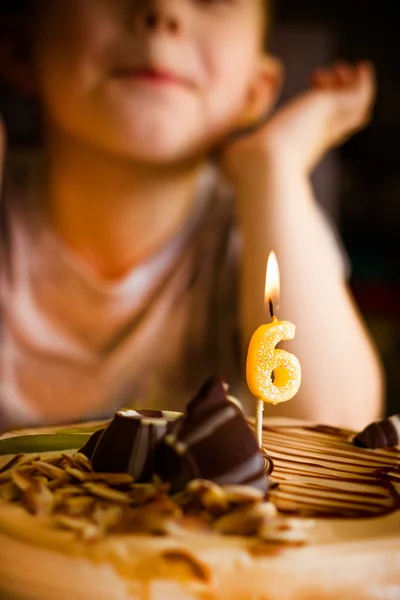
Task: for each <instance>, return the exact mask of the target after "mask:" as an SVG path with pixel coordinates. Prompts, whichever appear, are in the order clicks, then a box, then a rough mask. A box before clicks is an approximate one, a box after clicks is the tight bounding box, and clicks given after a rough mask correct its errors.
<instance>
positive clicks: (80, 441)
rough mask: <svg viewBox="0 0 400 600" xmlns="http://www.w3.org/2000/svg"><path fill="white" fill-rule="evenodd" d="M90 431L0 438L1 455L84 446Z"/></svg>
mask: <svg viewBox="0 0 400 600" xmlns="http://www.w3.org/2000/svg"><path fill="white" fill-rule="evenodd" d="M92 433H93V431H92V432H91V433H89V432H83V433H82V431H81V430H80V431H76V433H60V432H59V433H51V434H39V435H23V436H18V437H12V438H7V439H5V440H0V456H4V455H5V454H19V453H20V452H23V453H24V454H35V453H36V452H61V451H63V450H75V449H79V448H82V446H84V445H85V444H86V442H87V441H88V439H89V438H90V436H91V435H92Z"/></svg>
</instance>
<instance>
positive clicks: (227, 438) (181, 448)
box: [155, 376, 268, 494]
mask: <svg viewBox="0 0 400 600" xmlns="http://www.w3.org/2000/svg"><path fill="white" fill-rule="evenodd" d="M155 469H156V473H157V475H159V476H160V477H161V479H162V480H163V481H166V482H169V483H170V484H171V488H172V491H173V492H177V491H179V490H182V489H183V488H184V487H185V486H186V485H187V484H188V483H189V481H191V480H193V479H208V480H211V481H214V482H215V483H218V484H220V485H227V484H245V485H250V486H253V487H256V488H258V489H260V490H261V491H263V492H264V493H265V494H266V493H267V491H268V476H267V473H266V471H265V464H264V458H263V455H262V453H261V452H260V449H259V448H258V446H257V441H256V439H255V436H254V434H253V432H252V431H251V429H250V427H249V426H248V424H247V422H246V420H245V419H244V417H243V413H242V411H241V410H240V407H238V406H237V404H236V403H234V402H233V401H232V400H231V399H230V398H229V396H227V394H226V390H225V388H224V384H223V382H222V380H221V379H220V378H219V377H216V376H215V377H212V378H210V379H209V380H208V381H207V382H206V383H205V384H204V385H203V387H202V388H201V390H200V391H199V393H198V394H197V395H196V396H195V398H194V399H193V400H192V401H191V402H190V403H189V405H188V407H187V411H186V413H185V414H184V415H183V416H182V417H181V418H180V419H178V420H177V421H175V422H174V423H171V424H170V426H169V431H168V434H167V435H166V436H165V438H164V439H163V440H162V441H161V442H160V444H159V445H158V447H157V451H156V460H155Z"/></svg>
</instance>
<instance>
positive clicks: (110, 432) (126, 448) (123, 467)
mask: <svg viewBox="0 0 400 600" xmlns="http://www.w3.org/2000/svg"><path fill="white" fill-rule="evenodd" d="M179 416H180V413H172V412H168V411H152V410H138V411H136V410H126V411H119V412H118V413H117V414H116V415H115V417H114V419H113V420H112V421H111V423H110V424H109V425H108V426H107V427H106V428H105V429H103V430H100V431H96V433H94V434H93V435H92V436H91V438H90V439H89V441H88V443H87V444H86V446H84V448H82V450H81V452H83V454H86V456H87V457H88V458H89V459H90V460H91V462H92V466H93V469H94V470H95V471H98V472H105V473H129V474H130V475H132V477H133V479H134V480H135V481H137V482H142V481H151V479H152V477H153V474H154V452H155V448H156V445H157V443H158V442H159V441H160V439H161V438H162V437H163V436H164V435H165V434H166V433H167V427H168V423H169V422H171V421H173V420H175V419H176V418H177V417H179Z"/></svg>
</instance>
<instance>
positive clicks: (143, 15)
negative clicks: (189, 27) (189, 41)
mask: <svg viewBox="0 0 400 600" xmlns="http://www.w3.org/2000/svg"><path fill="white" fill-rule="evenodd" d="M143 4H144V6H142V7H141V9H140V10H139V14H138V15H137V18H138V20H139V25H140V28H143V29H145V30H147V31H149V32H156V31H160V32H161V31H164V32H167V33H169V34H172V35H178V34H179V33H180V32H181V29H182V26H181V20H180V18H179V16H178V13H177V9H176V8H172V6H171V2H170V0H166V1H156V0H153V1H152V2H151V1H148V2H144V3H143Z"/></svg>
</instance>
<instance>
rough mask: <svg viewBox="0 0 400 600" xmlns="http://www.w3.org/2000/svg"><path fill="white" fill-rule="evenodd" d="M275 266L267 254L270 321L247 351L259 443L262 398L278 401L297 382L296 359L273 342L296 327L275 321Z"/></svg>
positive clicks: (287, 395) (288, 395) (277, 292)
mask: <svg viewBox="0 0 400 600" xmlns="http://www.w3.org/2000/svg"><path fill="white" fill-rule="evenodd" d="M279 295H280V283H279V267H278V261H277V259H276V256H275V253H274V252H271V254H270V256H269V258H268V265H267V274H266V283H265V302H266V304H267V305H268V308H269V312H270V315H271V319H272V321H271V323H268V324H266V325H261V326H260V327H259V328H258V329H257V330H256V331H255V333H254V334H253V337H252V338H251V341H250V345H249V350H248V353H247V365H246V377H247V385H248V387H249V389H250V391H251V393H252V394H253V395H254V396H256V398H257V416H256V434H257V441H258V444H259V446H260V448H261V446H262V421H263V412H264V402H268V403H270V404H279V403H280V402H286V401H287V400H290V399H291V398H293V396H295V394H297V392H298V390H299V387H300V383H301V368H300V363H299V361H298V359H297V358H296V357H295V356H294V355H293V354H289V352H286V351H285V350H279V349H277V348H276V345H277V344H279V342H282V341H284V340H292V339H293V338H294V336H295V333H296V327H295V325H293V323H290V322H289V321H278V319H277V318H276V316H275V310H276V308H278V305H279Z"/></svg>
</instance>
